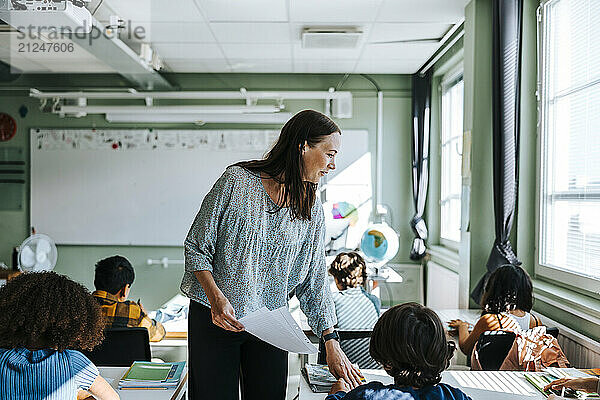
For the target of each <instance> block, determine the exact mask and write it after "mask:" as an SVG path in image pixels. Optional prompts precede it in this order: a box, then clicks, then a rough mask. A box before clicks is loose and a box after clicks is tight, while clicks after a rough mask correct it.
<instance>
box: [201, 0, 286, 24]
mask: <svg viewBox="0 0 600 400" xmlns="http://www.w3.org/2000/svg"><path fill="white" fill-rule="evenodd" d="M196 1H197V2H198V5H199V6H200V7H201V8H202V10H203V11H204V12H205V15H206V17H207V18H208V20H209V21H211V22H244V21H245V22H259V21H260V22H287V21H288V16H287V5H286V3H287V1H286V0H252V1H240V0H196Z"/></svg>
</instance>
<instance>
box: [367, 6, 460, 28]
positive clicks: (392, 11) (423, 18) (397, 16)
mask: <svg viewBox="0 0 600 400" xmlns="http://www.w3.org/2000/svg"><path fill="white" fill-rule="evenodd" d="M468 3H469V0H419V1H418V6H415V0H383V4H382V5H381V9H380V11H379V16H378V18H377V21H378V22H442V23H448V24H455V23H457V22H458V21H460V20H461V19H462V18H464V15H465V7H466V5H467V4H468Z"/></svg>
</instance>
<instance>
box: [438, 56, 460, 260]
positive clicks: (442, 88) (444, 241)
mask: <svg viewBox="0 0 600 400" xmlns="http://www.w3.org/2000/svg"><path fill="white" fill-rule="evenodd" d="M461 80H462V81H463V82H464V66H463V64H462V62H461V63H459V64H458V65H456V66H455V67H453V68H451V69H450V70H449V71H448V72H446V73H445V74H444V75H442V77H441V80H440V85H439V88H438V90H439V110H440V113H439V118H440V120H439V127H440V133H439V138H440V140H439V143H438V146H439V158H440V160H439V173H440V174H439V177H440V179H439V198H438V204H437V208H438V218H439V224H440V232H439V238H438V239H439V244H440V245H442V246H444V247H446V248H449V249H452V250H454V251H456V252H458V251H459V249H460V243H461V240H462V208H463V207H462V201H463V200H462V187H461V193H460V196H461V198H460V199H461V207H460V208H461V210H460V212H461V217H460V224H459V229H460V232H461V240H459V241H456V240H452V239H448V238H445V237H443V236H442V228H441V223H442V201H443V199H442V174H441V170H442V168H443V167H444V165H443V162H442V153H443V134H442V130H443V129H444V127H443V119H444V117H443V115H444V109H443V106H442V105H443V98H444V94H445V93H446V92H447V91H448V90H449V89H450V88H451V87H453V86H454V85H456V84H457V83H458V82H460V81H461ZM463 85H464V83H463ZM463 90H464V89H463ZM462 116H463V134H464V93H463V114H462ZM463 140H464V138H463ZM461 157H462V156H461ZM461 166H462V160H461ZM461 181H462V168H461ZM461 186H462V184H461Z"/></svg>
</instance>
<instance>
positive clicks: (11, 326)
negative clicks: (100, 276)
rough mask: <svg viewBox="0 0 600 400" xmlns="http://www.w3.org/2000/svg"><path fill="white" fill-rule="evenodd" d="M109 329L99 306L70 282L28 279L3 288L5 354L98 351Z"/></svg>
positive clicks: (0, 317) (51, 276) (0, 334)
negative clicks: (8, 351)
mask: <svg viewBox="0 0 600 400" xmlns="http://www.w3.org/2000/svg"><path fill="white" fill-rule="evenodd" d="M103 329H104V320H103V317H102V312H101V311H100V306H99V305H98V302H97V301H96V300H95V299H94V298H93V297H92V295H91V294H90V293H89V292H88V290H87V289H86V288H85V287H83V286H82V285H80V284H79V283H77V282H74V281H72V280H70V279H69V278H67V277H66V276H63V275H58V274H56V273H54V272H31V273H25V274H21V275H19V276H17V277H16V278H14V279H12V280H10V281H9V282H8V283H7V284H6V285H5V286H3V287H2V288H0V348H9V349H11V348H19V347H25V348H27V349H29V350H39V349H57V350H59V351H62V350H65V349H75V350H92V349H93V348H94V347H96V346H97V345H98V344H100V343H101V342H102V339H103Z"/></svg>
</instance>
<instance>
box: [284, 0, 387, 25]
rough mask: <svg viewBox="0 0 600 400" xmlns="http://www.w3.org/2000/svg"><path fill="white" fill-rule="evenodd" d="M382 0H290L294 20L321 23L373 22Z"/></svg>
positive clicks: (291, 17) (291, 16) (291, 14)
mask: <svg viewBox="0 0 600 400" xmlns="http://www.w3.org/2000/svg"><path fill="white" fill-rule="evenodd" d="M381 2H382V0H327V1H324V0H302V1H290V19H291V21H293V22H304V21H313V22H321V23H325V24H328V23H351V24H353V23H356V22H371V21H374V20H375V17H376V16H377V10H378V9H379V5H380V4H381Z"/></svg>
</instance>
